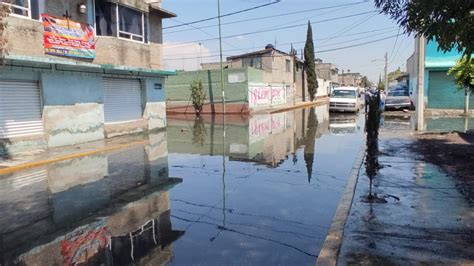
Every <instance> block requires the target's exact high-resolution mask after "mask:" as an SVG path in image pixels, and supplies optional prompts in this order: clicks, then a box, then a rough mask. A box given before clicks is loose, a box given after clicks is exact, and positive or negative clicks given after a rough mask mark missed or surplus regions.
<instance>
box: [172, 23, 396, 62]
mask: <svg viewBox="0 0 474 266" xmlns="http://www.w3.org/2000/svg"><path fill="white" fill-rule="evenodd" d="M396 28H397V29H398V27H388V28H380V29H374V30H369V31H362V32H355V33H351V34H346V35H339V36H335V37H325V38H316V39H314V40H315V41H321V40H327V39H331V40H334V39H340V38H345V37H349V36H356V35H362V34H366V33H372V32H379V33H378V34H384V33H388V32H392V31H393V30H395V29H396ZM386 30H388V31H386ZM381 31H383V32H381ZM305 42H306V40H304V41H296V42H288V43H281V44H279V46H289V45H291V44H300V43H305ZM165 46H167V44H165ZM261 46H262V47H263V46H264V45H261ZM254 48H255V47H246V48H238V49H227V50H223V52H234V51H238V50H242V49H244V50H250V49H252V50H253V49H254ZM214 53H217V54H218V53H219V52H218V51H216V52H214ZM194 54H196V53H195V52H192V53H179V54H171V56H178V55H179V56H183V55H194Z"/></svg>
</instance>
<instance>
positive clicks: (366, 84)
mask: <svg viewBox="0 0 474 266" xmlns="http://www.w3.org/2000/svg"><path fill="white" fill-rule="evenodd" d="M360 86H362V87H363V88H369V87H371V86H372V82H370V81H369V78H367V76H363V77H362V79H361V80H360Z"/></svg>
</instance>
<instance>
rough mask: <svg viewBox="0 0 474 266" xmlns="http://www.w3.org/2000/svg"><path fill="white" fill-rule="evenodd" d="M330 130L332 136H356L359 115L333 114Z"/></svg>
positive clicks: (330, 120)
mask: <svg viewBox="0 0 474 266" xmlns="http://www.w3.org/2000/svg"><path fill="white" fill-rule="evenodd" d="M329 130H330V131H331V133H332V134H338V135H344V134H354V133H355V132H356V131H357V130H358V127H357V114H353V113H347V114H346V113H331V117H330V118H329Z"/></svg>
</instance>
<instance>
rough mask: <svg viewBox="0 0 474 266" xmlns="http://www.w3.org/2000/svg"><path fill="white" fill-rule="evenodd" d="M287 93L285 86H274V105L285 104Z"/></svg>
mask: <svg viewBox="0 0 474 266" xmlns="http://www.w3.org/2000/svg"><path fill="white" fill-rule="evenodd" d="M285 95H286V94H285V87H273V86H272V105H279V104H284V103H285Z"/></svg>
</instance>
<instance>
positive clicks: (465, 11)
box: [374, 0, 474, 102]
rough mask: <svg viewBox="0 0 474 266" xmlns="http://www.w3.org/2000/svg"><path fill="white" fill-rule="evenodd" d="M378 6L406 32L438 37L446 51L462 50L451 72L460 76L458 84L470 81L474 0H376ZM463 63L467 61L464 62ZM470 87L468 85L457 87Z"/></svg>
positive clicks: (473, 49) (436, 38)
mask: <svg viewBox="0 0 474 266" xmlns="http://www.w3.org/2000/svg"><path fill="white" fill-rule="evenodd" d="M374 2H375V6H376V7H377V8H379V9H381V12H382V13H385V14H387V15H389V16H390V17H391V18H392V19H394V20H395V21H396V22H397V23H398V24H399V25H400V26H401V27H402V28H403V29H404V31H405V33H408V34H412V33H414V34H415V35H416V36H421V35H422V36H425V37H426V39H427V40H428V41H433V40H436V41H437V42H438V44H439V47H438V49H440V50H442V51H444V52H447V51H450V50H452V49H457V50H458V52H463V56H462V59H461V61H460V62H461V63H458V64H457V65H456V66H455V67H454V68H453V69H451V70H450V73H452V74H454V76H455V77H459V79H460V80H459V81H458V80H456V83H457V84H458V85H459V84H466V83H467V84H471V83H472V75H466V73H470V72H472V71H471V70H470V69H472V61H471V55H472V52H473V51H474V38H473V35H472V29H474V15H472V14H471V12H472V10H474V1H472V0H449V1H448V0H445V1H441V0H438V1H432V0H397V1H394V0H374ZM462 62H464V63H462ZM458 87H459V88H461V89H465V90H466V102H467V101H468V99H467V98H468V93H467V92H468V90H467V89H466V86H465V85H462V86H458Z"/></svg>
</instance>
